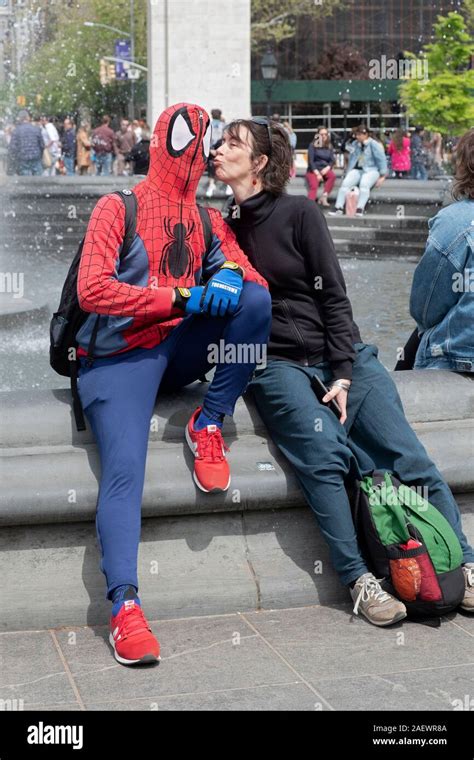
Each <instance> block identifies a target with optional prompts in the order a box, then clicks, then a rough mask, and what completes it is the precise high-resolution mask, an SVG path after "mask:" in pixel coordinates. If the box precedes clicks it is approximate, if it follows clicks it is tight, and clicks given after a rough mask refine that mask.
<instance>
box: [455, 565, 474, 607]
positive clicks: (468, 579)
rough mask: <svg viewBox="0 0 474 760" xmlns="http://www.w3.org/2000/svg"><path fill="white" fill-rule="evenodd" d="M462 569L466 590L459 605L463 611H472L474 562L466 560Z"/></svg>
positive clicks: (473, 603)
mask: <svg viewBox="0 0 474 760" xmlns="http://www.w3.org/2000/svg"><path fill="white" fill-rule="evenodd" d="M462 570H463V573H464V580H465V583H466V592H465V594H464V599H463V600H462V602H461V604H460V605H459V606H460V607H461V609H462V610H464V612H474V562H468V563H467V564H466V565H463V568H462Z"/></svg>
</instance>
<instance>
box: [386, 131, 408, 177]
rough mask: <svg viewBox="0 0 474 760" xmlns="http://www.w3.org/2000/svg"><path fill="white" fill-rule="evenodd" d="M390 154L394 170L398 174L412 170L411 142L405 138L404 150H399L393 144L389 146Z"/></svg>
mask: <svg viewBox="0 0 474 760" xmlns="http://www.w3.org/2000/svg"><path fill="white" fill-rule="evenodd" d="M388 152H389V154H390V155H391V157H392V169H393V170H394V171H396V172H407V171H410V169H411V158H410V140H409V139H408V137H404V138H403V148H402V149H401V150H397V149H396V148H395V145H394V144H393V142H391V143H390V145H389V146H388Z"/></svg>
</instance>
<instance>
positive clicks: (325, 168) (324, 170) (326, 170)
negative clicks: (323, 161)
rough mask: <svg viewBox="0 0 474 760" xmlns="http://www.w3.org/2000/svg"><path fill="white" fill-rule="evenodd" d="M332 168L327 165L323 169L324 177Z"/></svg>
mask: <svg viewBox="0 0 474 760" xmlns="http://www.w3.org/2000/svg"><path fill="white" fill-rule="evenodd" d="M330 168H331V167H330V166H325V167H324V169H321V174H322V175H323V177H325V176H326V174H327V173H328V171H329V170H330Z"/></svg>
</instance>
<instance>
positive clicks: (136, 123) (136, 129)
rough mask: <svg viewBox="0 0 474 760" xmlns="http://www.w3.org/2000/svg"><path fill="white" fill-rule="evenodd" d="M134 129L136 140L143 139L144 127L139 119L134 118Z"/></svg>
mask: <svg viewBox="0 0 474 760" xmlns="http://www.w3.org/2000/svg"><path fill="white" fill-rule="evenodd" d="M132 130H133V134H134V135H135V142H140V140H141V139H142V128H141V126H140V122H139V121H138V119H134V120H133V121H132Z"/></svg>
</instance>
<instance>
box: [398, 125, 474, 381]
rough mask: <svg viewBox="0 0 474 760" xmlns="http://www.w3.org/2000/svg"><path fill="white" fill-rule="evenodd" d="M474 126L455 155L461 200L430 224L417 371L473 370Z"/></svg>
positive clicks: (419, 302) (416, 295)
mask: <svg viewBox="0 0 474 760" xmlns="http://www.w3.org/2000/svg"><path fill="white" fill-rule="evenodd" d="M473 156H474V128H471V129H470V130H469V131H468V132H466V134H464V135H463V136H462V137H461V139H460V141H459V143H458V147H457V151H456V174H455V177H456V182H455V185H454V190H453V195H454V198H455V199H456V201H455V203H452V204H451V205H450V206H447V208H443V209H442V210H441V211H439V213H438V214H436V216H435V217H434V218H433V219H430V221H429V236H428V242H427V244H426V249H425V253H424V254H423V257H422V259H421V261H420V262H419V264H418V266H417V268H416V269H415V274H414V277H413V284H412V289H411V295H410V313H411V315H412V317H413V319H415V321H416V322H417V324H418V332H419V334H420V335H421V341H420V345H419V347H418V350H417V353H416V358H415V365H414V368H415V369H450V370H454V371H457V372H474V162H473Z"/></svg>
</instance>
